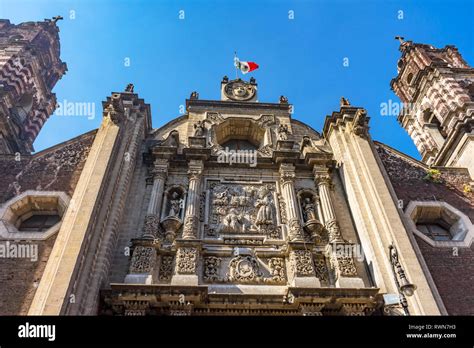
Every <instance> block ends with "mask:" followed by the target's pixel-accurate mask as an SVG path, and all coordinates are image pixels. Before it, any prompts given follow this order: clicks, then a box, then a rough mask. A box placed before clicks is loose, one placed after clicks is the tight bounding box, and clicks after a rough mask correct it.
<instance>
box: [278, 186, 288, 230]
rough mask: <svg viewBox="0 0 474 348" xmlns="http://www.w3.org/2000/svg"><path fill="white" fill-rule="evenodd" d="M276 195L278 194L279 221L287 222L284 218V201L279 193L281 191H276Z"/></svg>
mask: <svg viewBox="0 0 474 348" xmlns="http://www.w3.org/2000/svg"><path fill="white" fill-rule="evenodd" d="M277 196H278V204H279V208H280V218H281V223H282V224H286V223H287V220H286V202H285V200H284V199H283V196H282V195H281V193H278V195H277Z"/></svg>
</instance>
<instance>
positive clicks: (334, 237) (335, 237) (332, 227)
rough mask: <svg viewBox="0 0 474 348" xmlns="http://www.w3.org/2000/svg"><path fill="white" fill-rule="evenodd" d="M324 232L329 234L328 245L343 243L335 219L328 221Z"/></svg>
mask: <svg viewBox="0 0 474 348" xmlns="http://www.w3.org/2000/svg"><path fill="white" fill-rule="evenodd" d="M325 228H326V230H327V231H328V234H329V243H344V242H345V240H344V239H343V238H342V235H341V230H340V229H339V225H338V224H337V221H336V220H335V219H332V220H329V221H327V222H326V225H325Z"/></svg>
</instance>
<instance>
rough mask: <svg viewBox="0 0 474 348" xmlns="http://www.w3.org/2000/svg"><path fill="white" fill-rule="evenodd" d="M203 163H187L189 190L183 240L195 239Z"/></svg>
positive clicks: (194, 161) (196, 235)
mask: <svg viewBox="0 0 474 348" xmlns="http://www.w3.org/2000/svg"><path fill="white" fill-rule="evenodd" d="M203 168H204V163H203V162H202V161H200V160H191V161H189V170H188V174H189V189H188V198H187V204H186V212H185V218H184V227H183V239H197V237H198V225H199V217H198V214H199V194H200V191H201V179H202V177H201V176H202V171H203Z"/></svg>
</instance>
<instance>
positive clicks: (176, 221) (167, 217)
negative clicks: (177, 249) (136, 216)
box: [161, 187, 185, 242]
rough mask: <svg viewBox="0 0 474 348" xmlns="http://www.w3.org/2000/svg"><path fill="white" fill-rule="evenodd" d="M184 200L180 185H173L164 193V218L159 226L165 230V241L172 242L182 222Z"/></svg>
mask: <svg viewBox="0 0 474 348" xmlns="http://www.w3.org/2000/svg"><path fill="white" fill-rule="evenodd" d="M184 201H185V197H184V190H183V189H182V188H181V187H173V188H171V189H170V190H168V191H167V192H166V193H165V195H164V204H163V206H164V211H163V214H164V215H163V216H164V218H163V220H162V221H161V226H163V228H164V230H165V242H173V241H174V239H175V238H176V234H177V232H178V230H179V228H180V227H181V226H182V224H183V213H184Z"/></svg>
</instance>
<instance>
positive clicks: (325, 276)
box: [314, 255, 329, 281]
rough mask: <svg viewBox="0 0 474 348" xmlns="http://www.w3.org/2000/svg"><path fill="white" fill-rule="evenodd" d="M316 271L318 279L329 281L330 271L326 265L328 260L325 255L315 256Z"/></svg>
mask: <svg viewBox="0 0 474 348" xmlns="http://www.w3.org/2000/svg"><path fill="white" fill-rule="evenodd" d="M314 270H315V273H316V277H317V278H319V280H321V281H328V280H329V271H328V266H327V264H326V258H325V257H324V255H315V256H314Z"/></svg>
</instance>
